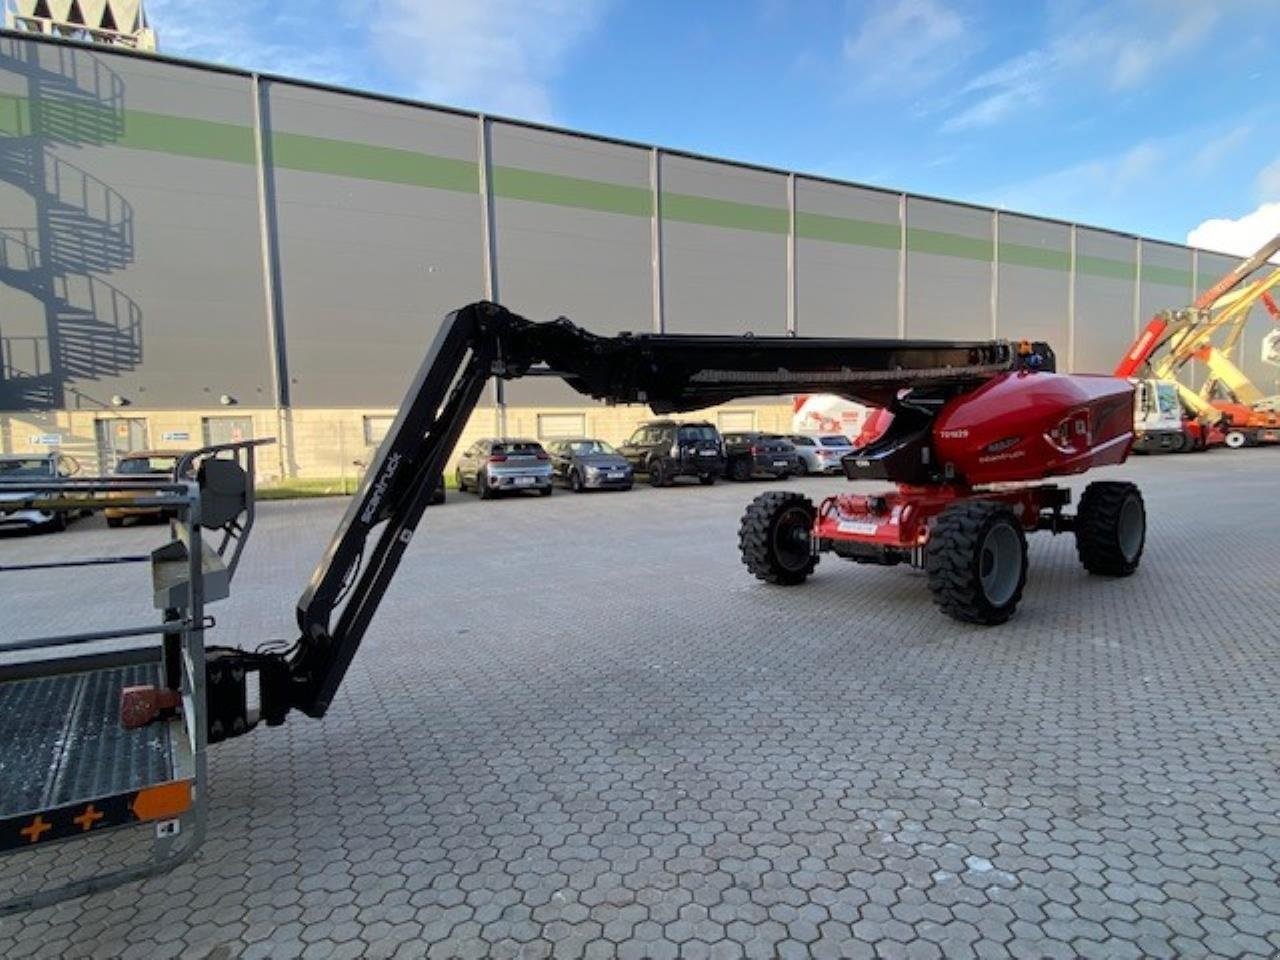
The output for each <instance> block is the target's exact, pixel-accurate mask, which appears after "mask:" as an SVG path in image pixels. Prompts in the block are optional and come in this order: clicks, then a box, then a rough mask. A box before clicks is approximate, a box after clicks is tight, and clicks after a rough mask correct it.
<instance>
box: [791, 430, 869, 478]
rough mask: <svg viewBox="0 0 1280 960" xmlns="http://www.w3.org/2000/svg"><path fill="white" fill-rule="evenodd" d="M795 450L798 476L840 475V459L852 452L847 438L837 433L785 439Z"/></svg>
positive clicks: (804, 434) (851, 446) (804, 435)
mask: <svg viewBox="0 0 1280 960" xmlns="http://www.w3.org/2000/svg"><path fill="white" fill-rule="evenodd" d="M787 439H788V440H790V441H791V443H792V445H793V446H794V447H795V448H796V453H797V454H799V456H800V462H799V464H798V465H797V467H796V472H797V473H798V474H799V475H800V476H804V475H805V474H809V473H840V472H841V471H842V470H843V469H844V468H843V467H841V466H840V458H841V457H843V456H845V454H848V453H851V452H852V451H853V443H852V442H851V441H850V440H849V438H848V437H843V436H841V435H840V434H838V433H823V434H807V433H798V434H795V435H793V436H790V437H788V438H787Z"/></svg>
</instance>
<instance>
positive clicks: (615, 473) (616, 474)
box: [609, 470, 627, 480]
mask: <svg viewBox="0 0 1280 960" xmlns="http://www.w3.org/2000/svg"><path fill="white" fill-rule="evenodd" d="M626 475H627V474H626V472H625V471H623V470H610V471H609V479H610V480H621V479H622V478H623V477H625V476H626Z"/></svg>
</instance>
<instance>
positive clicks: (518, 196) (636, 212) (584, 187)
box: [493, 167, 653, 217]
mask: <svg viewBox="0 0 1280 960" xmlns="http://www.w3.org/2000/svg"><path fill="white" fill-rule="evenodd" d="M493 192H494V194H495V195H496V196H499V197H504V198H506V199H508V200H529V201H531V202H533V203H549V204H552V205H553V206H557V207H577V208H578V209H580V210H598V211H600V212H602V213H621V214H625V215H626V216H630V217H651V216H653V196H652V194H651V193H650V192H649V189H648V187H627V186H623V185H621V184H617V183H604V182H601V181H599V180H583V179H580V178H579V177H566V176H561V175H560V174H557V173H542V172H540V171H537V170H522V169H520V168H519V167H494V168H493Z"/></svg>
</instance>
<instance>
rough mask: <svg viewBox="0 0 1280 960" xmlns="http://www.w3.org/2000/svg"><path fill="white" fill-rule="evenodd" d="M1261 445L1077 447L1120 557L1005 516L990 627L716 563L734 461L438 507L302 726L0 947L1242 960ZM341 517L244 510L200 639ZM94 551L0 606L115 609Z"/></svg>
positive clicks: (21, 611) (252, 638) (100, 546)
mask: <svg viewBox="0 0 1280 960" xmlns="http://www.w3.org/2000/svg"><path fill="white" fill-rule="evenodd" d="M1278 472H1280V451H1271V450H1258V451H1247V452H1244V453H1242V454H1236V455H1233V454H1231V453H1227V452H1225V451H1224V452H1217V453H1213V454H1208V455H1203V456H1194V457H1192V456H1186V457H1176V458H1166V459H1163V460H1154V459H1153V460H1148V461H1137V462H1135V463H1132V464H1130V465H1127V466H1125V467H1124V468H1121V469H1118V470H1115V471H1107V475H1109V476H1113V477H1121V476H1127V477H1133V478H1135V479H1137V480H1139V482H1140V483H1141V484H1142V486H1143V489H1144V491H1145V493H1146V495H1147V500H1148V509H1149V513H1150V518H1151V531H1150V537H1149V546H1148V551H1147V555H1146V559H1145V561H1144V564H1143V567H1142V569H1141V570H1140V571H1139V573H1138V575H1136V576H1135V577H1133V578H1132V579H1129V580H1123V581H1106V580H1100V579H1097V578H1092V577H1089V576H1087V575H1085V574H1084V573H1083V571H1082V570H1081V569H1080V567H1079V566H1078V564H1077V562H1076V558H1075V552H1074V546H1073V544H1072V542H1071V540H1070V539H1069V538H1067V537H1060V538H1056V539H1055V538H1050V537H1049V536H1048V535H1040V536H1037V537H1034V538H1033V540H1032V551H1031V559H1032V565H1033V569H1032V574H1031V577H1030V581H1029V584H1028V588H1027V593H1026V599H1025V601H1024V603H1023V606H1022V607H1021V609H1020V611H1019V613H1018V615H1017V617H1016V618H1015V619H1014V620H1013V621H1012V622H1011V623H1010V624H1008V625H1007V626H1004V627H999V628H995V629H989V630H984V629H980V628H970V627H965V626H962V625H958V624H956V623H953V622H950V621H948V620H945V619H942V618H941V617H940V616H939V615H938V614H937V612H936V611H935V610H934V608H933V607H932V606H931V604H930V600H929V595H928V591H927V589H926V588H925V584H924V580H923V577H922V576H921V575H920V574H918V573H914V572H910V571H906V570H903V569H892V570H886V569H878V568H865V567H858V566H854V565H852V564H848V563H844V562H841V561H838V560H836V559H834V558H832V557H826V558H824V560H823V562H822V563H821V564H820V566H819V567H818V571H817V574H816V576H815V578H814V579H813V580H811V581H810V582H809V583H808V584H806V585H804V586H803V587H800V588H795V589H784V588H770V587H766V586H764V585H762V584H759V583H756V582H755V581H753V580H751V579H750V577H748V575H747V574H746V572H745V571H744V569H743V568H742V567H741V566H740V564H739V563H738V560H737V556H736V550H735V534H736V527H737V520H738V515H739V513H740V511H741V508H742V505H743V504H744V502H745V501H746V500H747V499H748V498H749V497H750V496H752V495H754V494H755V493H758V492H761V491H762V490H764V489H775V488H776V487H774V486H770V485H768V484H765V483H760V484H752V485H751V486H738V485H728V484H724V485H718V486H716V487H715V488H711V489H703V488H700V487H697V486H694V487H692V488H685V487H680V488H677V489H670V490H657V491H655V490H648V489H645V490H636V491H635V492H633V493H631V494H595V495H588V496H584V497H575V496H573V495H571V494H567V493H563V492H558V493H557V495H556V496H555V497H553V498H551V499H550V500H537V499H529V500H520V501H516V500H512V501H502V502H498V503H483V504H482V503H478V502H476V501H475V500H474V499H472V498H461V499H459V498H456V497H455V498H453V499H452V500H451V502H450V503H449V504H448V505H446V506H445V507H444V508H441V509H439V510H435V509H433V510H432V511H431V512H430V514H429V516H428V519H429V522H428V523H427V524H426V525H424V527H423V529H422V531H420V533H419V536H418V538H417V540H416V541H415V543H414V545H413V547H412V548H411V550H410V551H409V553H408V556H407V559H406V562H405V564H404V567H403V568H402V572H401V574H400V576H399V578H398V580H397V581H396V583H395V585H394V587H393V589H392V591H391V593H390V595H389V597H388V600H387V602H386V604H385V606H384V608H383V609H382V611H381V612H380V613H379V615H378V618H377V620H376V621H375V624H374V628H373V630H372V632H371V636H370V638H369V640H368V641H367V642H366V645H365V647H364V648H363V649H362V650H361V652H360V654H359V656H358V657H357V660H356V663H355V666H354V668H353V670H352V673H351V675H350V676H349V678H348V681H347V684H346V685H345V687H344V688H343V690H342V692H341V694H340V695H339V697H338V698H337V700H336V701H335V703H334V707H333V709H332V712H331V713H330V715H329V716H328V717H327V718H326V719H325V720H324V721H322V722H316V721H312V720H308V719H305V718H301V717H294V718H293V719H291V720H290V722H289V723H288V724H287V725H286V726H285V727H283V728H279V729H273V730H268V729H260V730H258V731H256V732H255V733H254V734H252V735H251V736H249V737H246V738H244V739H241V740H237V741H234V742H230V743H227V744H223V745H220V746H218V747H215V748H214V749H213V750H212V751H211V763H210V768H211V783H212V796H211V802H212V822H211V826H210V834H209V838H208V840H207V842H206V844H205V846H204V848H203V850H202V851H201V853H200V854H199V855H198V857H197V858H196V859H195V860H194V861H193V862H191V863H189V864H186V865H184V866H182V867H180V868H178V869H177V870H176V871H174V872H173V873H171V874H169V875H168V876H165V877H160V878H155V879H153V880H150V881H147V882H145V883H142V884H135V885H132V886H129V887H126V888H123V889H119V890H117V891H114V892H111V893H106V894H101V895H97V896H93V897H90V898H87V899H84V900H81V901H77V902H73V903H69V904H64V905H62V906H59V907H56V908H52V909H48V910H44V911H40V912H37V913H33V914H29V915H25V916H21V917H17V918H10V919H6V920H4V921H0V956H3V957H5V958H12V960H16V958H21V957H59V958H63V957H68V958H70V957H129V958H133V957H137V958H145V960H163V958H166V957H178V956H183V957H209V958H218V960H230V958H238V957H242V958H245V960H250V958H265V957H270V958H287V957H298V956H301V957H315V958H322V957H329V958H339V957H363V956H369V957H393V956H394V957H542V956H556V957H579V956H585V957H613V956H620V957H676V956H682V957H726V958H727V957H742V956H748V957H810V956H812V957H863V956H867V957H870V956H885V957H913V958H929V957H946V958H958V957H972V956H978V957H1005V956H1013V957H1108V958H1116V957H1179V958H1181V957H1199V956H1215V957H1218V956H1271V955H1275V954H1276V953H1277V952H1280V867H1278V866H1277V862H1278V861H1280V821H1278V818H1277V814H1278V813H1280V774H1278V773H1277V764H1278V762H1280V748H1278V746H1277V730H1278V729H1280V696H1277V695H1278V694H1280V682H1278V681H1280V641H1278V640H1277V629H1278V628H1277V623H1276V615H1275V610H1276V602H1277V601H1276V582H1277V573H1276V571H1277V566H1278V561H1280V550H1278V549H1277V543H1278V542H1280V539H1278V538H1280V512H1278V511H1277V510H1276V509H1275V491H1276V489H1277V487H1276V476H1277V473H1278ZM1082 482H1083V479H1082ZM1080 485H1082V483H1081V484H1077V485H1076V486H1077V487H1078V486H1080ZM793 486H795V487H796V488H798V489H803V490H805V491H808V492H810V493H812V494H816V495H821V494H822V493H823V492H825V491H828V490H836V489H841V488H843V486H844V485H843V484H841V483H840V482H839V481H828V480H812V481H804V482H797V483H795V484H793ZM340 509H341V504H340V503H338V502H308V503H293V504H268V505H265V506H264V507H263V509H262V512H261V519H260V525H259V528H258V530H257V532H256V534H255V541H254V542H253V543H252V544H251V545H250V548H249V552H248V558H247V559H246V561H245V564H244V566H243V567H242V570H241V572H240V574H239V581H238V585H237V588H236V590H235V591H234V593H233V597H232V599H231V600H229V601H227V602H225V603H223V604H220V605H219V606H218V607H217V608H216V609H215V612H216V613H217V615H218V619H219V626H218V629H217V631H216V633H217V639H218V641H219V642H223V643H244V644H248V645H256V644H257V643H259V642H261V641H262V640H265V639H268V638H270V637H281V636H288V635H289V630H290V626H291V619H292V601H293V599H294V597H295V596H296V594H297V592H298V591H299V590H300V589H301V586H302V585H303V583H304V582H305V578H306V576H307V575H308V574H309V571H310V566H311V564H312V563H313V562H314V560H315V558H316V557H317V556H318V554H319V551H320V549H321V548H322V546H323V544H324V542H325V541H326V539H327V536H328V533H329V531H330V530H331V529H332V525H333V524H334V523H335V522H336V520H337V518H338V515H339V512H340ZM157 536H158V534H157V532H156V530H155V529H150V530H148V529H146V528H143V529H138V530H130V529H126V530H123V531H108V530H106V529H105V528H103V529H99V528H94V527H86V528H83V529H81V530H78V531H75V532H73V533H69V534H66V535H65V537H66V538H67V540H66V541H64V542H63V543H62V544H61V545H62V546H65V545H66V544H67V543H70V542H71V539H70V538H78V542H77V543H76V548H77V551H78V552H84V553H96V552H102V551H104V550H106V549H108V548H109V547H113V546H114V547H119V546H121V545H124V546H130V547H139V548H141V547H143V546H147V545H150V544H151V543H152V541H154V540H155V539H156V538H157ZM55 539H56V538H50V537H43V538H38V539H37V538H31V537H24V538H20V539H5V540H3V541H0V562H6V561H12V560H13V558H14V557H16V556H19V555H21V556H28V557H33V556H43V555H45V553H46V552H49V551H51V550H52V549H53V548H54V546H55ZM129 576H134V577H136V576H138V574H137V572H134V573H127V572H125V571H119V570H106V571H86V572H84V573H82V574H81V579H80V581H79V582H80V583H81V584H87V590H86V591H85V592H84V593H83V594H82V595H83V596H84V597H85V598H86V599H84V600H82V601H80V603H79V604H74V603H68V602H67V600H66V597H67V593H66V591H65V589H63V590H61V591H58V590H57V589H56V588H55V587H54V586H53V585H52V584H50V583H49V582H47V580H46V579H40V580H29V581H26V582H22V583H20V584H19V585H17V586H15V585H13V584H7V585H6V584H5V583H4V581H3V580H0V590H5V591H7V592H6V593H0V601H3V605H4V608H5V610H6V611H11V610H12V611H14V614H13V621H11V623H12V624H13V625H12V626H6V627H4V628H2V629H3V630H4V633H5V635H10V634H9V631H10V630H11V629H12V630H13V633H14V634H19V633H25V632H30V631H29V628H35V627H37V626H43V627H44V628H46V629H47V628H49V627H50V626H66V627H68V628H71V627H73V626H78V627H79V628H81V629H83V628H84V627H85V626H86V618H87V616H88V612H89V611H91V610H96V611H98V613H100V614H101V615H102V616H106V615H119V614H122V613H125V612H127V611H130V610H133V609H134V608H133V607H132V606H131V604H132V603H133V598H134V597H137V596H142V597H143V598H144V599H143V602H145V593H143V592H141V591H139V592H137V593H134V594H130V593H128V592H127V591H125V590H124V589H123V586H118V585H123V584H124V583H126V582H127V577H129ZM19 590H21V591H22V592H21V593H20V594H19V593H18V592H17V591H19ZM19 596H20V597H21V600H22V602H21V603H17V602H16V601H17V600H18V598H19ZM89 597H92V600H90V599H88V598H89ZM6 616H8V613H7V614H6ZM67 849H68V850H72V849H74V848H67Z"/></svg>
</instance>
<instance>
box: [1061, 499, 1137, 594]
mask: <svg viewBox="0 0 1280 960" xmlns="http://www.w3.org/2000/svg"><path fill="white" fill-rule="evenodd" d="M1146 542H1147V509H1146V505H1145V504H1144V503H1143V502H1142V493H1141V492H1140V491H1139V490H1138V488H1137V486H1136V485H1134V484H1132V483H1125V482H1123V481H1118V480H1099V481H1097V482H1095V483H1091V484H1089V486H1087V487H1086V488H1085V491H1084V495H1083V496H1082V497H1081V498H1080V506H1079V508H1078V509H1077V510H1076V553H1078V554H1079V555H1080V562H1081V563H1082V564H1083V565H1084V568H1085V569H1086V570H1088V571H1089V572H1090V573H1096V574H1098V575H1100V576H1104V577H1127V576H1129V574H1131V573H1133V571H1135V570H1137V569H1138V564H1139V562H1141V560H1142V550H1143V548H1144V547H1145V546H1146Z"/></svg>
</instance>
